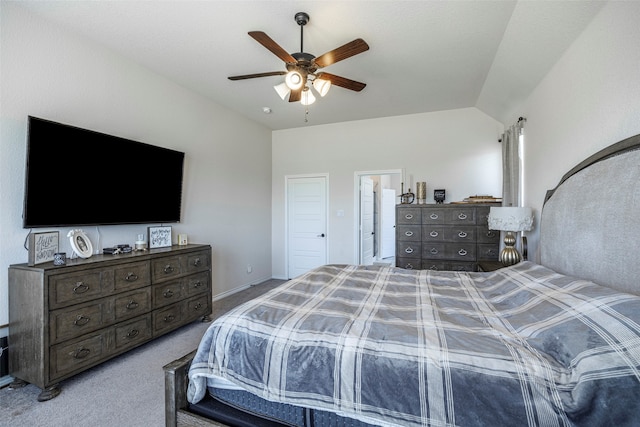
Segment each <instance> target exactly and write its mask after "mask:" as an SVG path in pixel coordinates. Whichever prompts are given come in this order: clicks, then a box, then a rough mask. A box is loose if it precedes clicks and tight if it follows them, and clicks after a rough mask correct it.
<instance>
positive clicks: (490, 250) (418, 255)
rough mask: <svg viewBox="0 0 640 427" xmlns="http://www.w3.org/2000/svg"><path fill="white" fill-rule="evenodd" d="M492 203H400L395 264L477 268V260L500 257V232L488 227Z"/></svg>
mask: <svg viewBox="0 0 640 427" xmlns="http://www.w3.org/2000/svg"><path fill="white" fill-rule="evenodd" d="M491 206H494V205H489V204H442V205H437V204H424V205H414V204H410V205H409V204H407V205H397V207H396V266H397V267H402V268H407V269H418V270H426V269H429V270H454V271H478V264H477V262H478V261H480V260H492V261H495V260H497V259H498V248H499V242H500V232H499V231H494V230H489V228H488V225H487V218H488V216H489V208H490V207H491Z"/></svg>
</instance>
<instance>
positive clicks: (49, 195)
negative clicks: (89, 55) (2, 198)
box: [23, 116, 184, 228]
mask: <svg viewBox="0 0 640 427" xmlns="http://www.w3.org/2000/svg"><path fill="white" fill-rule="evenodd" d="M183 164H184V153H183V152H180V151H175V150H171V149H167V148H162V147H157V146H154V145H149V144H145V143H142V142H137V141H132V140H129V139H125V138H120V137H117V136H111V135H106V134H104V133H100V132H95V131H91V130H87V129H81V128H78V127H74V126H69V125H65V124H61V123H56V122H53V121H49V120H44V119H40V118H36V117H31V116H30V117H29V128H28V136H27V166H26V178H25V195H24V212H23V227H24V228H36V227H60V226H79V225H111V224H143V223H170V222H179V221H180V207H181V201H182V177H183Z"/></svg>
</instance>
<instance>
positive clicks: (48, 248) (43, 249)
mask: <svg viewBox="0 0 640 427" xmlns="http://www.w3.org/2000/svg"><path fill="white" fill-rule="evenodd" d="M58 239H59V233H58V232H57V231H50V232H47V233H31V234H29V262H28V264H29V265H30V266H34V265H36V264H41V263H43V262H49V261H53V255H54V254H55V253H56V252H58Z"/></svg>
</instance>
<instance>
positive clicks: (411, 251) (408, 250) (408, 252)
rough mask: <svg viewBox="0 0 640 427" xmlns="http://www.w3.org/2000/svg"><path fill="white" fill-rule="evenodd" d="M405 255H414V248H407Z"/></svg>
mask: <svg viewBox="0 0 640 427" xmlns="http://www.w3.org/2000/svg"><path fill="white" fill-rule="evenodd" d="M404 252H405V253H407V254H412V253H413V248H407V249H405V250H404Z"/></svg>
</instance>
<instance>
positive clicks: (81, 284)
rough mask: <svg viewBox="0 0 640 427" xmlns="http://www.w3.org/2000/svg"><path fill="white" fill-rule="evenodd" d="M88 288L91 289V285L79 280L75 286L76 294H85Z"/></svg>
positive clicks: (74, 291)
mask: <svg viewBox="0 0 640 427" xmlns="http://www.w3.org/2000/svg"><path fill="white" fill-rule="evenodd" d="M88 290H89V286H88V285H85V283H84V282H77V283H76V285H75V286H74V287H73V293H74V294H83V293H85V292H87V291H88Z"/></svg>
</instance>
